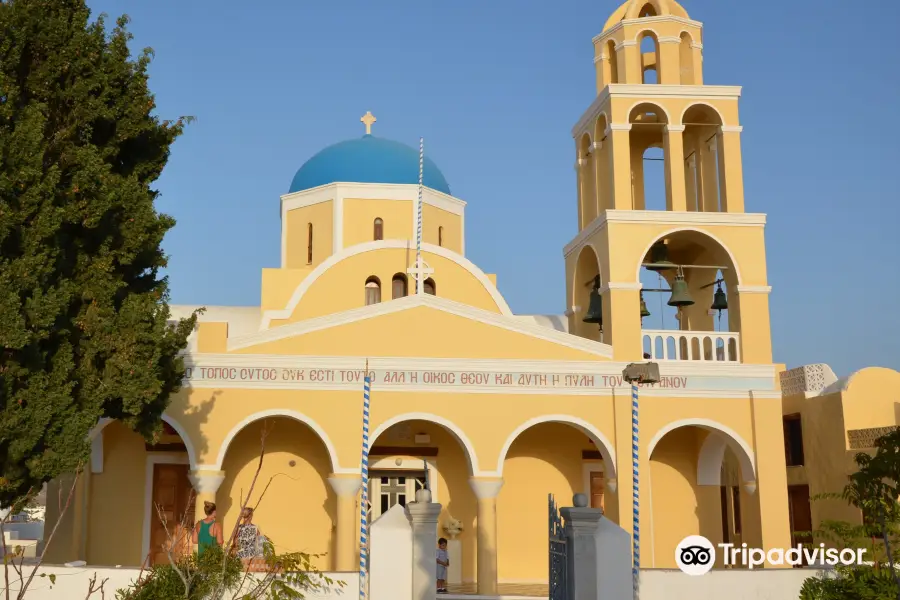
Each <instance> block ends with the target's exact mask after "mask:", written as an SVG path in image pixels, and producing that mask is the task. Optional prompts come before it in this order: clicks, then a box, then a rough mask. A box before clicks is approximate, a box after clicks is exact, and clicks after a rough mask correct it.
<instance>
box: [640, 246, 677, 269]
mask: <svg viewBox="0 0 900 600" xmlns="http://www.w3.org/2000/svg"><path fill="white" fill-rule="evenodd" d="M650 263H651V264H650V266H648V267H647V270H648V271H656V272H659V271H668V270H670V269H674V268H675V267H676V266H677V265H676V264H675V263H673V262H672V261H670V260H669V249H668V248H667V247H666V243H665V242H664V241H662V240H660V241H658V242H656V243H655V244H653V246H651V247H650Z"/></svg>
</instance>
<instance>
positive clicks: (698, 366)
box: [185, 354, 781, 400]
mask: <svg viewBox="0 0 900 600" xmlns="http://www.w3.org/2000/svg"><path fill="white" fill-rule="evenodd" d="M366 360H367V359H366V358H363V357H356V356H284V355H267V354H193V355H189V356H186V357H185V366H186V367H188V368H190V369H192V370H197V369H202V368H206V369H210V368H215V369H234V370H235V371H245V370H246V371H257V374H256V376H255V377H252V378H251V379H244V380H241V379H240V378H235V379H225V378H219V379H212V378H211V379H205V380H204V378H203V377H202V376H199V375H200V374H199V373H198V374H197V375H195V376H192V379H191V380H188V381H186V384H187V386H188V387H191V388H218V389H251V388H252V389H293V390H301V389H302V390H305V389H315V390H322V391H347V390H350V389H353V390H355V389H357V388H359V387H360V382H356V381H353V380H352V379H351V380H348V381H336V380H331V381H329V380H327V379H325V380H321V379H322V378H319V379H320V380H319V381H311V380H310V377H309V376H308V375H305V376H303V377H302V378H301V377H290V376H285V372H284V371H282V370H289V371H288V374H291V373H293V374H296V373H297V372H298V371H304V372H306V373H309V372H310V371H317V370H318V371H323V370H328V371H333V372H347V373H351V374H353V375H358V374H359V373H360V372H361V371H362V370H363V368H362V367H363V365H364V364H365V362H366ZM368 363H369V371H370V372H374V373H375V381H374V382H373V387H374V388H376V389H379V390H380V391H381V392H386V391H396V392H419V393H421V392H445V393H457V394H459V393H464V394H505V395H532V394H539V395H548V394H549V395H576V396H612V395H614V394H625V395H627V394H628V389H629V388H628V387H627V384H625V383H624V382H623V384H622V385H621V386H618V385H610V386H606V385H604V384H602V383H601V380H603V378H604V377H607V378H616V379H618V378H619V377H620V376H621V373H622V370H623V369H624V368H625V367H626V366H627V363H624V362H612V361H610V362H599V363H598V362H595V361H550V360H507V359H483V360H481V359H456V358H447V359H440V358H413V357H382V358H378V357H375V358H372V357H369V358H368ZM659 367H660V375H661V376H662V377H663V378H678V377H681V378H689V379H690V378H697V379H707V380H710V379H711V380H712V381H707V385H712V386H715V385H716V383H715V382H716V381H727V380H728V379H735V380H739V381H740V380H742V381H741V384H744V383H746V384H749V385H751V386H754V387H753V388H752V395H753V397H754V398H773V399H780V398H781V391H780V390H777V389H776V386H775V366H774V365H737V364H722V363H718V364H716V363H698V362H695V361H660V363H659ZM262 370H265V371H268V373H267V374H266V375H265V376H262V375H261V374H260V373H259V371H262ZM272 371H275V374H276V375H277V373H278V372H279V371H281V376H275V377H271V376H270V375H269V374H270V373H272ZM403 371H406V372H416V371H417V372H430V373H457V374H459V373H467V374H475V373H480V374H485V373H488V374H490V373H509V374H526V375H527V374H534V375H557V376H559V377H561V378H563V377H572V378H581V377H593V378H594V382H595V383H594V385H593V386H584V387H578V386H571V387H569V386H567V387H562V386H560V387H540V386H535V387H529V386H513V387H510V386H509V385H497V384H496V383H495V382H491V381H488V383H486V384H481V385H478V386H471V387H468V386H460V385H456V386H453V385H449V386H448V385H440V384H429V383H425V382H421V381H420V382H412V381H410V382H406V383H404V384H403V385H402V386H399V385H391V384H389V383H385V382H384V378H385V375H386V374H387V373H392V372H403ZM379 375H380V376H381V377H379ZM266 377H269V378H268V379H266ZM335 379H337V378H335ZM725 385H726V388H725V389H713V388H704V387H694V388H691V387H687V388H673V387H669V388H657V387H647V388H643V389H642V390H641V395H642V396H645V395H646V396H657V397H671V398H723V399H732V398H733V399H744V400H746V399H748V398H749V397H750V395H751V389H742V388H741V387H740V385H735V383H732V384H730V386H731V387H727V386H728V385H729V384H725ZM756 386H758V387H756Z"/></svg>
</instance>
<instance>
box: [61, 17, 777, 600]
mask: <svg viewBox="0 0 900 600" xmlns="http://www.w3.org/2000/svg"><path fill="white" fill-rule="evenodd" d="M702 39H703V38H702V24H701V23H700V22H698V21H695V20H693V19H691V18H690V17H689V16H688V14H687V12H686V11H685V9H684V8H683V7H682V6H681V5H680V4H679V3H677V2H676V1H675V0H646V1H635V0H629V1H627V2H625V3H624V4H623V5H622V6H620V7H619V8H617V9H616V10H615V12H614V13H613V14H612V16H611V17H610V18H609V20H608V21H607V22H606V24H605V25H604V26H603V29H602V33H600V34H599V35H597V36H596V37H595V38H594V40H593V48H594V61H593V63H594V67H595V77H596V89H597V94H596V97H595V99H594V100H593V102H591V103H590V105H589V106H587V107H586V108H585V110H584V113H583V114H582V115H581V116H580V117H579V118H578V119H577V120H576V122H575V125H574V127H573V129H572V136H573V139H574V148H573V149H574V156H573V161H574V165H575V177H576V178H577V190H578V193H577V197H575V198H574V200H575V202H574V203H573V205H572V207H571V209H572V218H573V219H576V220H577V234H576V235H575V236H574V237H573V238H572V239H569V240H564V239H561V240H559V244H560V246H561V247H562V248H563V255H564V262H563V264H561V265H560V267H561V268H563V267H564V268H565V274H566V282H567V284H566V289H565V290H563V289H560V290H559V293H560V297H561V299H562V297H563V295H565V306H566V312H565V314H560V315H556V316H543V315H522V314H514V313H513V312H512V311H511V310H510V307H509V305H508V303H507V299H506V298H504V296H503V295H502V294H501V293H500V291H499V288H498V277H497V275H494V274H491V273H485V272H484V271H482V270H481V269H480V268H479V267H478V265H476V264H474V263H473V262H472V261H471V260H469V258H467V256H466V237H465V232H466V202H465V201H464V200H462V199H460V198H458V197H456V196H454V195H453V188H452V187H451V183H452V182H448V181H447V180H446V179H445V177H444V175H443V174H442V173H441V170H440V168H439V167H438V165H437V164H435V163H434V162H433V161H432V160H430V159H429V158H427V157H426V158H425V159H424V163H423V164H421V166H420V152H419V148H417V147H415V146H414V145H407V144H405V143H401V142H398V141H392V140H388V139H384V138H382V137H379V136H378V135H377V130H378V124H377V123H376V121H375V117H374V116H373V115H372V114H371V113H366V115H365V116H363V118H362V119H361V120H362V123H363V126H364V128H365V135H363V136H362V137H360V138H357V139H351V140H347V141H343V142H339V143H337V144H335V145H332V146H329V147H327V148H325V149H323V150H322V151H320V152H319V153H318V154H316V155H315V156H313V157H312V158H310V159H309V160H307V161H306V163H305V164H303V165H302V166H301V167H300V169H299V170H298V171H297V172H296V174H295V175H294V178H293V181H292V182H291V184H290V188H289V189H288V190H287V193H286V194H284V195H283V196H282V197H281V199H280V206H281V262H280V265H279V266H278V267H275V268H262V275H261V277H262V292H261V297H260V299H259V304H258V305H257V306H247V307H226V306H216V305H215V298H210V299H209V300H210V304H209V305H207V307H206V308H207V310H206V312H205V313H204V314H203V315H202V317H201V318H200V322H199V325H198V327H197V330H196V333H195V334H194V335H193V336H192V338H191V339H190V343H189V347H188V349H187V351H186V355H185V361H186V365H187V367H188V371H187V376H186V379H185V381H184V388H183V389H182V390H181V391H180V392H179V393H178V394H177V395H176V396H175V397H174V398H173V399H172V403H171V405H170V406H169V408H168V409H167V411H166V413H165V417H164V418H165V422H166V430H165V435H164V436H163V437H162V438H161V439H160V440H159V441H158V443H156V444H148V443H145V441H144V440H143V439H142V438H141V437H140V436H138V435H137V434H135V433H133V432H131V431H129V430H128V429H127V428H126V427H125V426H123V425H122V424H120V423H117V422H104V423H101V424H100V425H98V427H97V428H96V430H95V431H94V432H93V433H92V440H93V449H94V451H93V455H92V460H91V464H90V468H88V469H87V470H86V471H87V472H86V473H85V474H84V476H83V477H82V478H81V479H80V481H79V483H78V485H77V488H76V492H75V499H74V501H73V504H72V507H71V508H70V512H69V514H67V516H66V518H65V522H64V524H63V526H61V527H60V530H59V532H58V533H57V538H56V539H55V540H54V544H53V547H52V548H51V552H50V554H51V555H52V558H51V560H52V561H53V562H63V561H68V560H75V559H81V560H85V561H86V562H87V563H88V564H92V565H94V564H96V565H124V566H138V565H141V564H142V563H144V561H145V559H146V558H147V557H149V560H150V561H151V562H158V561H160V560H165V555H164V554H163V553H162V552H161V551H160V545H161V543H162V542H163V541H164V540H165V532H164V530H163V528H162V527H161V523H160V519H159V516H158V513H157V511H156V510H155V509H154V506H156V505H159V506H160V507H161V510H162V512H163V513H164V514H166V515H169V517H170V518H172V519H177V518H179V517H180V516H181V515H183V514H184V513H185V512H188V513H193V515H195V516H196V518H200V515H201V514H202V506H203V502H205V501H214V502H216V503H217V505H218V507H219V515H220V518H221V519H223V521H222V522H223V523H224V524H225V528H226V531H230V528H231V527H232V526H233V524H234V523H235V521H236V519H237V517H238V507H239V506H240V503H241V501H242V499H243V498H244V497H245V496H246V494H247V492H248V490H249V487H250V484H251V480H252V479H253V476H254V474H255V472H256V469H257V464H258V461H259V455H260V450H261V438H262V436H263V432H264V431H265V433H266V437H265V459H264V462H263V465H262V470H261V472H260V475H259V481H258V482H257V484H256V487H255V490H254V493H253V497H252V498H250V505H251V506H256V515H255V518H254V522H255V523H257V524H258V525H259V526H260V529H261V530H262V532H263V533H264V534H265V535H267V536H268V537H269V538H270V539H271V540H272V542H273V543H274V544H275V546H276V548H277V550H278V551H281V552H289V551H306V552H310V553H314V554H322V555H324V556H322V557H321V558H319V559H318V561H317V564H318V566H319V568H320V569H322V570H326V571H332V572H355V571H356V570H357V569H358V564H359V541H358V540H359V528H360V525H359V519H360V517H359V514H360V510H359V502H360V497H361V494H360V492H361V446H362V402H363V379H364V374H365V373H366V369H368V372H369V373H370V374H371V375H372V378H373V380H372V387H371V413H370V432H369V444H370V458H369V471H370V477H369V489H368V490H367V491H368V498H369V502H370V504H369V507H368V509H369V514H370V522H371V521H374V520H376V519H377V518H378V517H379V516H380V515H381V514H383V513H384V512H386V511H387V510H389V509H390V508H391V507H393V506H395V505H397V504H401V505H402V504H405V503H407V502H411V501H412V500H413V498H414V494H415V492H416V490H417V489H419V488H421V487H423V486H424V485H426V482H427V485H428V486H429V487H430V489H431V491H432V494H433V498H434V501H435V502H439V503H441V504H442V505H443V507H444V508H443V514H442V516H441V519H440V528H441V530H440V531H439V534H441V535H443V536H445V537H448V538H449V537H451V535H449V534H448V533H447V530H448V529H449V530H450V531H454V535H453V536H452V537H453V541H452V545H453V548H452V550H453V552H454V553H455V554H454V555H453V556H454V558H453V560H451V571H450V575H449V577H450V583H451V584H466V583H468V584H474V585H475V586H477V590H478V592H479V593H480V594H484V595H496V594H497V589H498V585H502V584H505V583H523V584H527V583H540V582H546V581H547V570H548V565H547V535H548V534H547V528H548V525H547V505H548V494H553V495H555V497H556V498H557V500H558V501H559V502H560V503H562V504H568V503H569V502H570V501H571V498H572V495H573V493H579V492H583V493H585V494H587V495H588V496H589V498H590V502H591V503H592V505H593V506H597V507H602V508H603V509H604V511H605V515H606V516H607V517H608V518H609V519H611V520H612V521H614V522H616V523H618V524H619V525H620V526H621V527H622V528H624V529H625V530H627V531H628V532H629V533H631V532H632V530H633V525H632V520H633V500H632V398H631V388H630V386H629V384H628V382H626V381H624V380H623V375H622V374H623V369H624V368H625V367H626V366H627V365H628V364H630V363H635V362H642V361H646V360H652V361H653V362H655V363H658V365H659V370H660V380H659V382H658V383H655V384H652V385H643V386H641V388H640V396H639V405H640V418H639V451H638V456H639V464H638V467H639V468H638V473H639V498H640V530H641V536H640V538H641V566H642V567H646V568H674V567H675V566H676V565H675V552H674V551H675V547H676V545H677V544H678V543H679V542H680V541H681V540H682V539H683V538H684V537H685V536H687V535H692V534H699V535H703V536H705V537H707V538H708V539H710V540H711V541H712V542H713V543H717V542H723V541H732V542H737V543H738V544H740V543H741V542H746V543H748V544H749V545H751V546H756V547H763V548H780V547H786V546H788V545H789V544H790V543H791V527H790V515H789V501H788V486H787V466H786V460H785V450H784V443H783V441H784V438H783V433H782V431H783V423H784V421H783V417H784V411H783V408H782V406H783V405H782V392H781V381H780V379H781V378H780V373H782V372H783V371H784V366H783V365H779V364H776V363H774V362H773V356H772V342H771V336H770V323H769V293H770V291H771V287H770V286H769V283H768V280H767V275H766V244H765V236H764V230H765V225H766V215H764V214H759V213H754V212H748V211H747V210H746V209H745V199H744V187H743V171H742V164H741V132H742V126H741V123H740V118H739V111H738V104H739V101H740V97H741V88H740V87H738V86H734V85H707V84H705V83H704V79H703V59H704V57H703V43H702ZM361 129H362V127H361ZM653 153H657V154H656V156H658V157H659V159H658V160H657V162H661V163H662V164H661V165H656V166H654V163H653V162H648V161H649V160H650V159H649V158H648V157H650V156H651V155H653ZM645 165H648V166H647V167H646V168H647V169H651V168H662V170H663V172H664V177H663V179H664V185H663V186H662V187H661V188H660V189H658V190H657V189H654V188H653V187H652V186H646V185H645V184H644V183H643V182H644V180H645V177H644V175H645V173H644V171H645ZM420 173H421V187H420ZM273 201H274V199H273ZM753 203H754V202H753V199H752V198H749V199H748V202H747V205H749V206H750V207H752V205H753ZM648 281H652V282H653V283H652V285H651V284H649V283H647V282H648ZM499 282H500V284H501V285H502V275H501V276H500V278H499ZM660 299H661V300H662V302H658V301H659V300H660ZM657 303H659V304H662V303H664V304H665V305H664V307H663V312H666V311H670V313H669V314H671V315H674V316H672V318H669V319H668V322H667V323H665V319H661V320H660V322H659V323H656V321H653V322H652V323H651V321H650V319H651V316H650V315H651V311H654V312H655V313H658V312H659V310H658V308H655V307H656V305H657ZM196 308H198V307H196V306H173V307H172V311H173V318H177V317H183V316H187V315H189V314H190V313H191V312H192V311H193V310H195V309H196ZM659 316H660V315H657V317H659ZM665 325H668V326H665ZM54 485H59V483H58V482H54ZM263 488H266V491H265V495H264V496H263V497H262V498H261V499H260V494H261V492H262V490H263ZM192 490H193V492H194V494H193V497H194V498H195V500H196V501H195V502H194V503H190V502H189V501H188V499H189V498H191V497H192V493H191V492H192ZM53 493H54V492H53V491H52V489H51V493H50V496H51V497H53ZM48 509H49V510H48V527H50V526H52V521H53V519H54V516H53V514H54V510H55V508H54V507H52V506H51V507H48ZM191 518H193V517H191ZM456 521H458V522H459V523H460V524H461V531H459V532H456V531H455V528H453V527H452V526H451V525H452V524H453V523H455V522H456ZM445 528H446V529H445ZM378 559H379V557H378V556H373V557H372V560H373V561H377V560H378ZM720 561H721V559H720Z"/></svg>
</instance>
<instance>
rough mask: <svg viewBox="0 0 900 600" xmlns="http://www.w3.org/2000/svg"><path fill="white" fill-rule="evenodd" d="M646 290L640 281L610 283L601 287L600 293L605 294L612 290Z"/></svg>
mask: <svg viewBox="0 0 900 600" xmlns="http://www.w3.org/2000/svg"><path fill="white" fill-rule="evenodd" d="M643 288H644V284H642V283H641V282H640V281H637V282H635V281H608V282H607V283H604V284H603V285H601V286H600V293H601V294H605V293H606V292H608V291H610V290H627V291H635V292H637V291H640V290H642V289H643Z"/></svg>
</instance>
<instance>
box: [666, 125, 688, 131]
mask: <svg viewBox="0 0 900 600" xmlns="http://www.w3.org/2000/svg"><path fill="white" fill-rule="evenodd" d="M685 129H687V127H686V126H685V125H666V133H683V132H684V130H685Z"/></svg>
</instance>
